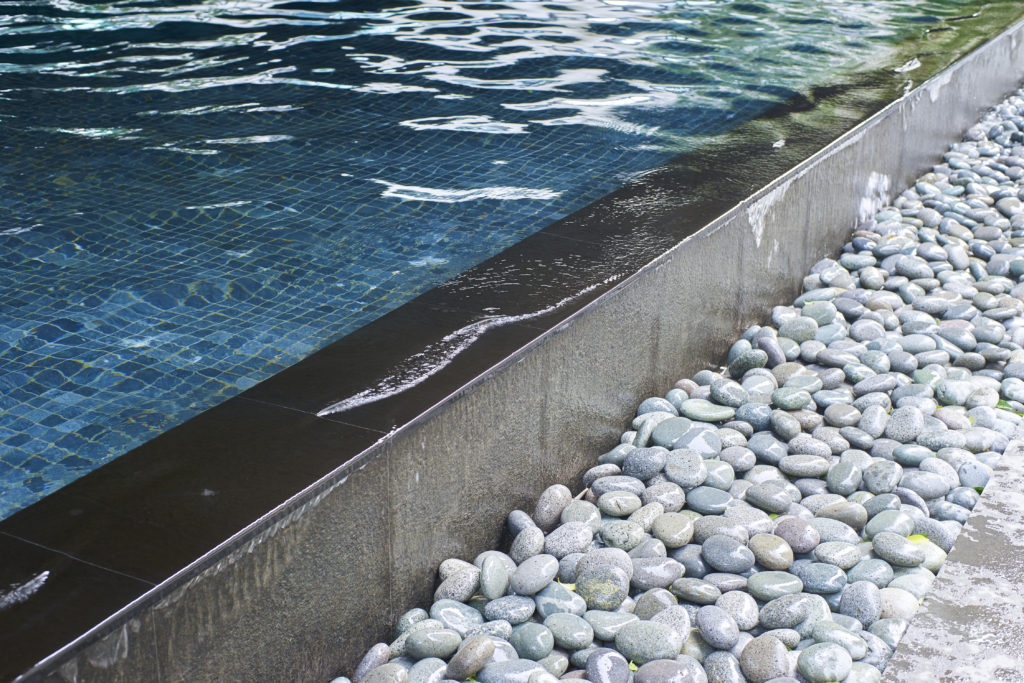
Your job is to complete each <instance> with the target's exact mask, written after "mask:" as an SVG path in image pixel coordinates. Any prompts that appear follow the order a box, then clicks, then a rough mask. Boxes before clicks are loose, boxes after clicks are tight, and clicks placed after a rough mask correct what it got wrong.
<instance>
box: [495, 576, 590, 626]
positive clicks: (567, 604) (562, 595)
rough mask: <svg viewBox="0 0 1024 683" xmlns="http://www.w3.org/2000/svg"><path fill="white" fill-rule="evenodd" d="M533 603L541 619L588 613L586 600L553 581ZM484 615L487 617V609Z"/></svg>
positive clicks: (536, 596) (538, 594) (535, 597)
mask: <svg viewBox="0 0 1024 683" xmlns="http://www.w3.org/2000/svg"><path fill="white" fill-rule="evenodd" d="M533 602H534V603H535V604H536V605H537V615H538V616H539V617H540V618H541V619H547V618H548V617H549V616H551V615H552V614H558V613H560V612H565V613H568V614H575V615H577V616H582V615H583V613H584V612H586V611H587V602H586V600H584V599H583V598H582V597H580V595H579V594H578V593H576V592H574V591H571V590H569V589H568V588H567V587H565V586H564V585H562V584H561V583H558V582H557V581H552V582H551V583H549V584H548V585H547V586H545V587H544V589H543V590H541V591H540V592H539V593H537V594H536V595H534V596H533ZM484 613H485V616H486V608H485V610H484Z"/></svg>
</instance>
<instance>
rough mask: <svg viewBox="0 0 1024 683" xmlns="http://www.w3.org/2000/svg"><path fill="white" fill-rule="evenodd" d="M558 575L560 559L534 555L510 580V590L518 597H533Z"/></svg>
mask: <svg viewBox="0 0 1024 683" xmlns="http://www.w3.org/2000/svg"><path fill="white" fill-rule="evenodd" d="M557 575H558V558H556V557H554V556H553V555H547V554H541V555H534V556H532V557H529V558H527V559H526V560H524V561H523V562H522V563H521V564H520V565H519V567H518V568H517V569H516V571H515V573H513V574H512V576H511V577H510V579H509V584H508V585H509V588H510V589H512V591H513V592H515V593H517V594H518V595H533V594H534V593H537V592H538V591H540V590H541V589H542V588H544V586H546V585H548V584H549V583H551V581H552V580H554V578H555V576H557Z"/></svg>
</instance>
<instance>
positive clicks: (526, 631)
mask: <svg viewBox="0 0 1024 683" xmlns="http://www.w3.org/2000/svg"><path fill="white" fill-rule="evenodd" d="M508 642H509V643H511V645H512V647H514V648H515V649H516V652H517V653H518V654H519V656H520V657H522V658H523V659H532V660H533V661H537V660H538V659H542V658H544V657H547V656H548V655H549V654H551V650H552V649H554V647H555V637H554V635H553V634H552V633H551V629H549V628H548V627H547V626H544V625H543V624H537V623H534V622H532V621H528V622H526V623H525V624H519V625H518V626H516V627H514V628H513V629H512V635H511V636H509V638H508Z"/></svg>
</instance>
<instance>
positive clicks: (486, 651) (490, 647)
mask: <svg viewBox="0 0 1024 683" xmlns="http://www.w3.org/2000/svg"><path fill="white" fill-rule="evenodd" d="M492 654H494V641H492V640H491V639H490V638H488V637H487V636H475V637H473V638H467V639H466V640H465V641H464V642H463V643H462V645H461V646H460V647H459V649H458V651H457V652H456V653H455V654H454V655H453V656H452V658H451V660H449V662H448V669H447V672H446V674H445V675H446V677H447V678H450V679H452V680H455V681H464V680H466V679H468V678H470V677H471V676H475V675H476V674H477V672H478V671H480V669H482V668H484V665H485V664H487V662H488V660H489V659H490V658H491V655H492Z"/></svg>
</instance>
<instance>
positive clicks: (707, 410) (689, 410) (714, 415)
mask: <svg viewBox="0 0 1024 683" xmlns="http://www.w3.org/2000/svg"><path fill="white" fill-rule="evenodd" d="M679 412H681V413H682V414H683V415H684V416H686V417H688V418H690V419H691V420H698V421H700V422H725V421H727V420H731V419H732V418H733V416H734V415H736V410H735V409H734V408H730V407H729V406H720V405H717V404H714V403H712V402H711V401H706V400H704V399H702V398H691V399H687V400H685V401H683V403H682V405H681V406H680V411H679Z"/></svg>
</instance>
